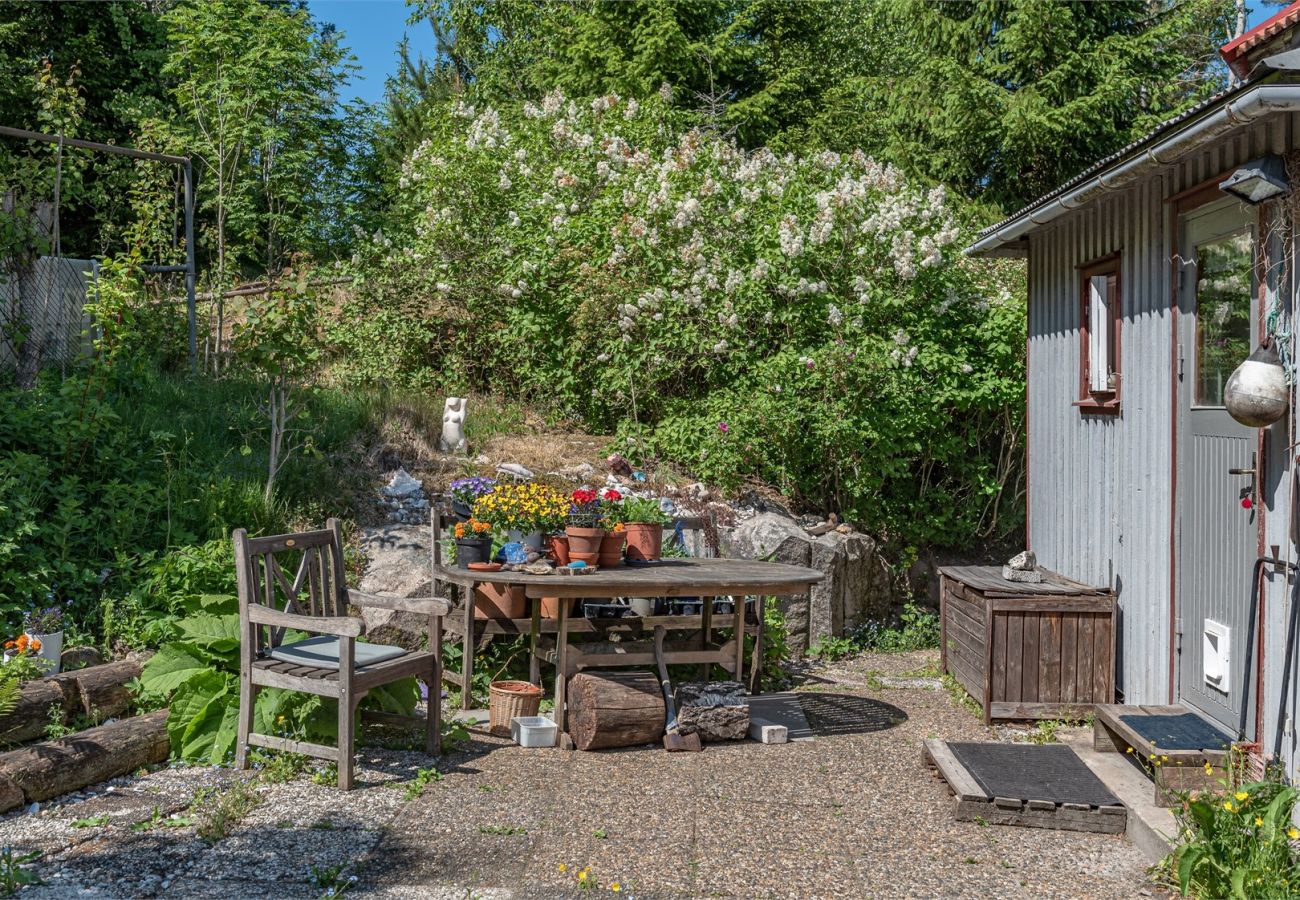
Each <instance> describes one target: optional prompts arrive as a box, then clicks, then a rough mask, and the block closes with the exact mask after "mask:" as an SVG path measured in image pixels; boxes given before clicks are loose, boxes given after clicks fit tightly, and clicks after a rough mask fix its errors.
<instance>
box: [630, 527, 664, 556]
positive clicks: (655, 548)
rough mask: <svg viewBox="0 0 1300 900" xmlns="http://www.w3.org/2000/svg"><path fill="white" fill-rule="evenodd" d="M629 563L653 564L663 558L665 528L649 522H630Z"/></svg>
mask: <svg viewBox="0 0 1300 900" xmlns="http://www.w3.org/2000/svg"><path fill="white" fill-rule="evenodd" d="M626 527H627V561H628V562H653V561H655V560H657V559H659V558H660V557H662V556H663V548H664V527H663V526H662V525H652V524H650V523H649V522H629V523H628V525H627V526H626Z"/></svg>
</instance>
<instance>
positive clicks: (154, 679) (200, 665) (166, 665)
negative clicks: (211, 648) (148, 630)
mask: <svg viewBox="0 0 1300 900" xmlns="http://www.w3.org/2000/svg"><path fill="white" fill-rule="evenodd" d="M212 671H213V669H212V664H211V662H210V660H209V659H208V658H207V654H205V653H203V652H202V651H201V650H199V649H198V648H197V647H195V646H192V645H190V644H184V643H179V642H177V643H171V644H165V645H163V647H162V648H161V649H160V650H159V651H158V652H157V653H155V654H154V655H153V656H152V657H150V659H149V661H148V662H147V663H145V664H144V667H143V668H142V669H141V671H140V684H141V685H142V686H143V687H144V689H145V690H146V691H148V692H149V693H151V694H161V695H164V696H165V695H167V694H170V693H171V692H172V691H174V690H176V689H177V688H178V687H180V686H181V685H183V684H185V683H186V682H187V681H189V680H190V679H191V678H193V677H195V676H196V675H200V674H202V673H205V672H212ZM214 674H215V673H214Z"/></svg>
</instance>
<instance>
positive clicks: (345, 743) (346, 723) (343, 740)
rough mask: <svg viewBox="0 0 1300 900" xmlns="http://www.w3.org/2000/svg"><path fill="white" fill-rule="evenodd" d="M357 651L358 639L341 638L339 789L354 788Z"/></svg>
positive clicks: (348, 789)
mask: <svg viewBox="0 0 1300 900" xmlns="http://www.w3.org/2000/svg"><path fill="white" fill-rule="evenodd" d="M355 653H356V639H355V638H351V637H341V638H339V761H338V770H339V790H343V791H350V790H352V761H353V760H352V757H353V755H354V754H355V751H356V732H355V731H354V730H353V728H354V724H353V715H352V713H353V710H355V709H356V701H355V700H354V699H353V696H352V677H353V674H354V673H353V670H352V669H353V667H352V663H353V660H354V659H355V658H356V657H355Z"/></svg>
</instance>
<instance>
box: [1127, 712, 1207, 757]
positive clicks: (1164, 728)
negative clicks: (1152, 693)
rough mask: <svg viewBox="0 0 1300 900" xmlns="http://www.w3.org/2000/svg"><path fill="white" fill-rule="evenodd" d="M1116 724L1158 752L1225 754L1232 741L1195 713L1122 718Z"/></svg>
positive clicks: (1142, 715)
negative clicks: (1131, 730) (1121, 724)
mask: <svg viewBox="0 0 1300 900" xmlns="http://www.w3.org/2000/svg"><path fill="white" fill-rule="evenodd" d="M1119 720H1120V721H1121V722H1123V723H1124V724H1125V725H1127V726H1128V727H1129V728H1132V729H1133V730H1134V731H1136V732H1137V733H1138V734H1140V735H1142V737H1143V738H1144V739H1145V740H1146V741H1147V743H1154V744H1155V745H1156V746H1157V747H1159V748H1160V749H1161V750H1227V749H1229V748H1230V747H1231V746H1232V739H1231V738H1229V737H1228V736H1227V735H1225V734H1224V733H1223V732H1221V731H1219V729H1217V728H1215V727H1214V726H1213V725H1211V724H1210V723H1209V722H1207V721H1205V720H1204V719H1202V718H1201V717H1200V716H1198V715H1197V714H1196V713H1190V712H1189V713H1181V714H1177V715H1175V714H1169V715H1147V714H1145V713H1143V714H1141V715H1121V716H1120V717H1119Z"/></svg>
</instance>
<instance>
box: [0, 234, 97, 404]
mask: <svg viewBox="0 0 1300 900" xmlns="http://www.w3.org/2000/svg"><path fill="white" fill-rule="evenodd" d="M97 273H98V265H97V264H96V263H95V261H94V260H89V259H67V258H63V257H55V256H39V257H36V258H35V259H33V260H29V261H27V262H26V263H22V262H15V261H9V262H8V264H7V265H5V266H3V268H0V373H3V374H11V375H13V377H14V379H15V380H16V381H17V383H18V384H20V385H23V386H30V385H31V384H32V383H34V382H35V380H36V375H37V373H38V372H39V371H40V370H41V369H46V368H58V369H59V370H60V371H61V372H64V371H66V369H67V367H68V366H69V365H71V364H73V363H74V362H75V361H76V359H77V357H78V356H81V355H84V354H88V353H90V352H91V350H92V335H91V325H92V323H91V321H90V317H89V316H88V315H87V314H86V309H85V307H86V304H87V302H88V300H89V297H90V292H91V291H93V290H94V280H95V276H96V275H97Z"/></svg>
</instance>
